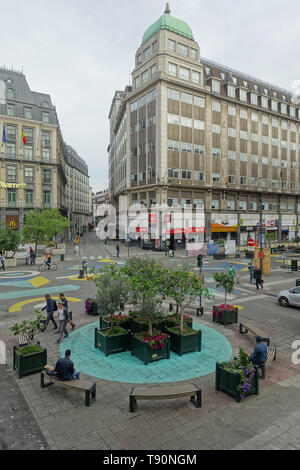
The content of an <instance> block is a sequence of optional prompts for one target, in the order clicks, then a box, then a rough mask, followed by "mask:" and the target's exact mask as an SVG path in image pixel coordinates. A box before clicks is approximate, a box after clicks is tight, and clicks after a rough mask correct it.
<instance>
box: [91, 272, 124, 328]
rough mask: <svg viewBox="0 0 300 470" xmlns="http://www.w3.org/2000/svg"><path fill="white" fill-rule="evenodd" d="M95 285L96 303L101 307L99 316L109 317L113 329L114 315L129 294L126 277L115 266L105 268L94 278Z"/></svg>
mask: <svg viewBox="0 0 300 470" xmlns="http://www.w3.org/2000/svg"><path fill="white" fill-rule="evenodd" d="M94 282H95V285H96V287H97V296H96V303H97V304H98V305H100V307H101V316H109V317H110V324H111V327H110V329H111V330H112V332H113V331H114V328H115V325H114V315H115V312H116V311H117V310H118V309H119V308H120V304H121V303H125V302H126V300H127V299H128V296H129V288H128V279H127V277H126V276H125V275H124V274H123V273H122V272H121V271H120V270H118V269H117V268H116V267H115V266H109V267H107V268H105V270H104V272H103V273H102V274H101V276H96V277H95V278H94Z"/></svg>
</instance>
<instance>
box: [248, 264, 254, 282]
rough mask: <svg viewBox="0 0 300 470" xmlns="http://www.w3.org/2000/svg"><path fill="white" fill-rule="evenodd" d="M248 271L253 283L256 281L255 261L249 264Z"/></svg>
mask: <svg viewBox="0 0 300 470" xmlns="http://www.w3.org/2000/svg"><path fill="white" fill-rule="evenodd" d="M248 271H249V274H250V284H253V281H254V264H253V263H249V264H248Z"/></svg>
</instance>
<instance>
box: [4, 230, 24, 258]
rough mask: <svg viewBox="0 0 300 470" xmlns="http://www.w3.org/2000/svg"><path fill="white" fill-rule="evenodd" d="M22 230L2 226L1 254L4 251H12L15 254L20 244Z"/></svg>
mask: <svg viewBox="0 0 300 470" xmlns="http://www.w3.org/2000/svg"><path fill="white" fill-rule="evenodd" d="M20 238H21V236H20V232H19V230H12V229H11V228H6V227H1V228H0V254H1V253H2V251H12V252H13V256H12V258H13V257H14V256H15V253H16V251H17V250H18V246H19V244H20Z"/></svg>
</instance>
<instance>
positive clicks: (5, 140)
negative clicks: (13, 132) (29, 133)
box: [2, 124, 7, 144]
mask: <svg viewBox="0 0 300 470" xmlns="http://www.w3.org/2000/svg"><path fill="white" fill-rule="evenodd" d="M2 142H3V143H4V144H6V142H7V139H6V130H5V125H4V124H3V133H2Z"/></svg>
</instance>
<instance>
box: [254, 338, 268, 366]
mask: <svg viewBox="0 0 300 470" xmlns="http://www.w3.org/2000/svg"><path fill="white" fill-rule="evenodd" d="M255 339H256V343H257V344H256V346H255V348H254V352H253V354H252V355H251V356H250V361H251V362H252V363H253V364H255V365H258V366H261V365H262V364H264V363H265V362H266V360H267V355H268V348H267V345H266V344H265V343H264V342H263V339H262V337H261V336H255Z"/></svg>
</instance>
